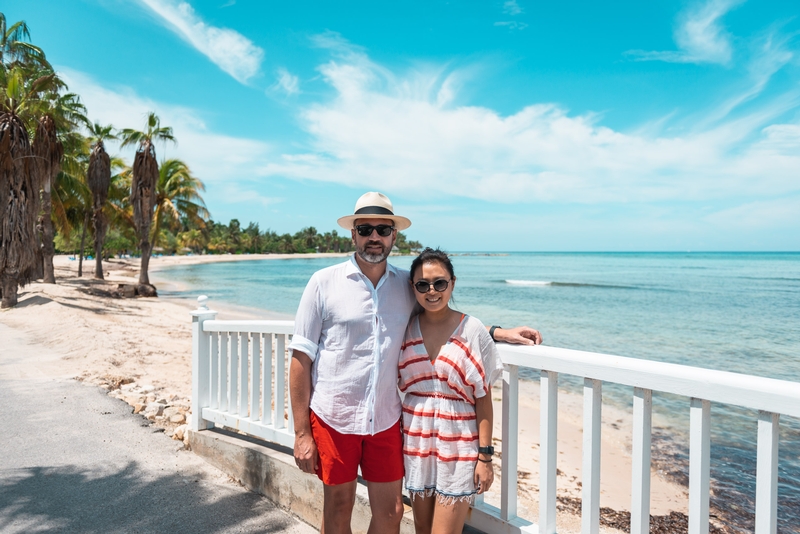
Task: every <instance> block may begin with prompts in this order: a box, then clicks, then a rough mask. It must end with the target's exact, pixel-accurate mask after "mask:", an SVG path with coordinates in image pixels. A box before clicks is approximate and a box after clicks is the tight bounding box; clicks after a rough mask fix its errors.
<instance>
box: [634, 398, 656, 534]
mask: <svg viewBox="0 0 800 534" xmlns="http://www.w3.org/2000/svg"><path fill="white" fill-rule="evenodd" d="M652 426H653V392H652V390H649V389H642V388H634V390H633V446H632V447H631V449H632V450H631V457H632V458H631V460H632V469H631V534H649V533H650V448H651V444H652Z"/></svg>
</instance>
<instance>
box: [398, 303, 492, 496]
mask: <svg viewBox="0 0 800 534" xmlns="http://www.w3.org/2000/svg"><path fill="white" fill-rule="evenodd" d="M502 370H503V364H502V362H501V361H500V357H499V355H498V353H497V348H496V347H495V345H494V342H493V341H492V338H491V337H489V333H488V332H487V331H486V328H485V327H484V326H483V324H482V323H481V322H480V321H479V320H478V319H475V318H474V317H470V316H468V315H465V316H463V317H462V319H461V322H460V323H459V325H458V327H456V329H455V331H454V332H453V334H452V335H451V336H450V339H449V340H448V341H447V343H446V344H445V345H444V346H443V347H442V348H441V352H440V353H439V354H438V355H437V356H436V358H435V359H433V360H432V359H430V358H429V356H428V354H427V353H426V351H425V344H424V343H423V341H422V334H421V332H420V328H419V318H418V316H417V317H413V318H412V319H411V321H410V322H409V324H408V328H407V329H406V335H405V339H404V340H403V346H402V349H401V353H400V364H399V372H400V380H399V386H400V391H402V392H403V393H404V394H405V397H404V399H403V438H404V441H403V453H404V454H403V457H404V461H405V469H406V474H405V479H406V489H408V491H409V493H410V494H411V496H412V498H413V497H414V496H415V495H420V496H431V495H436V496H437V498H438V499H439V501H440V502H443V503H446V504H447V503H453V502H455V501H459V500H469V499H471V498H472V495H473V494H475V492H476V490H477V488H476V487H475V483H474V471H475V464H476V463H477V461H478V427H477V419H476V416H475V399H476V398H480V397H483V396H484V395H488V394H490V393H491V387H492V383H493V382H494V381H495V379H496V378H497V377H498V376H499V375H500V372H501V371H502Z"/></svg>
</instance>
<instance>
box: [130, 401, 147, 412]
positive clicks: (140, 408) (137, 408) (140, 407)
mask: <svg viewBox="0 0 800 534" xmlns="http://www.w3.org/2000/svg"><path fill="white" fill-rule="evenodd" d="M146 407H147V405H146V404H143V403H141V402H137V403H136V404H134V405H133V413H142V412H143V411H144V409H145V408H146Z"/></svg>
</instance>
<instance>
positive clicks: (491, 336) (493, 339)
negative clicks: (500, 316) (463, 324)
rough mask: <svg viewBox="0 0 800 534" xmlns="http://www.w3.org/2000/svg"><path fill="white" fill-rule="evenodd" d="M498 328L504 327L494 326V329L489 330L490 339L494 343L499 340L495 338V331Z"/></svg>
mask: <svg viewBox="0 0 800 534" xmlns="http://www.w3.org/2000/svg"><path fill="white" fill-rule="evenodd" d="M498 328H503V327H502V326H493V327H491V328H490V329H489V337H490V338H492V341H497V340H496V339H495V338H494V331H495V330H497V329H498Z"/></svg>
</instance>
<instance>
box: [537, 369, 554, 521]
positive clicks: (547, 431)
mask: <svg viewBox="0 0 800 534" xmlns="http://www.w3.org/2000/svg"><path fill="white" fill-rule="evenodd" d="M540 383H541V390H540V391H541V393H540V395H541V406H540V409H541V416H540V417H541V421H540V423H539V424H540V431H539V441H540V443H539V456H540V458H539V532H540V534H555V532H556V473H557V469H556V462H557V461H558V373H554V372H552V371H544V370H543V371H542V375H541V378H540Z"/></svg>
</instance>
